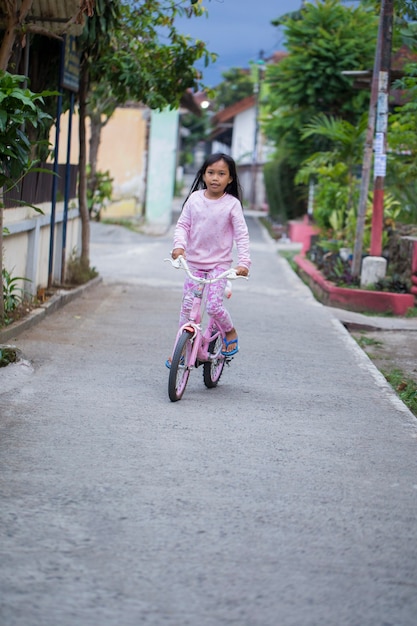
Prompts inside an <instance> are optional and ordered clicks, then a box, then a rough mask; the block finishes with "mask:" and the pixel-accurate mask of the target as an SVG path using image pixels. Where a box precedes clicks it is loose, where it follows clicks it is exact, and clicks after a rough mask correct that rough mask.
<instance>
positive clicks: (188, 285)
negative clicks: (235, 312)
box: [180, 266, 233, 333]
mask: <svg viewBox="0 0 417 626" xmlns="http://www.w3.org/2000/svg"><path fill="white" fill-rule="evenodd" d="M190 269H191V272H192V273H193V274H194V276H201V277H203V278H213V277H215V276H218V275H219V274H221V273H222V272H224V271H225V270H227V269H229V268H228V267H226V266H219V267H216V268H215V269H214V270H210V271H209V272H207V271H204V270H198V269H196V268H194V267H190ZM226 282H227V279H226V278H224V279H222V280H219V281H217V282H215V283H212V284H211V285H206V286H205V294H204V297H205V299H206V311H207V313H208V315H210V317H213V318H214V319H215V320H216V322H218V324H219V326H220V328H221V329H222V330H223V331H224V332H225V333H227V332H229V330H232V328H233V322H232V318H231V316H230V313H229V312H228V311H227V309H225V308H224V305H223V296H224V288H225V287H226ZM195 288H196V283H195V282H194V281H192V280H191V278H188V276H187V278H186V279H185V281H184V288H183V298H182V305H181V312H180V326H182V325H183V324H185V323H186V322H187V321H188V320H189V316H190V312H191V307H192V305H193V299H194V290H195Z"/></svg>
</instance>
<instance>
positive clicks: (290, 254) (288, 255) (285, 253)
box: [278, 250, 299, 274]
mask: <svg viewBox="0 0 417 626" xmlns="http://www.w3.org/2000/svg"><path fill="white" fill-rule="evenodd" d="M278 254H279V255H280V256H282V257H283V258H284V259H286V260H287V261H288V263H289V264H290V266H291V268H292V269H293V270H294V272H295V273H296V274H298V272H297V269H298V265H297V263H296V262H295V261H294V257H296V256H297V254H299V252H298V251H296V250H279V251H278Z"/></svg>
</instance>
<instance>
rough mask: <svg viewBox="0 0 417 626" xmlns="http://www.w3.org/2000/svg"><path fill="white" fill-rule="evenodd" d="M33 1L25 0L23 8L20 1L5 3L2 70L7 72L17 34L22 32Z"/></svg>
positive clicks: (0, 51)
mask: <svg viewBox="0 0 417 626" xmlns="http://www.w3.org/2000/svg"><path fill="white" fill-rule="evenodd" d="M32 4H33V0H23V2H22V6H20V2H18V0H8V2H5V3H4V8H5V10H6V16H7V17H6V28H5V32H4V36H3V40H2V42H1V46H0V70H3V71H5V72H6V71H7V66H8V65H9V61H10V57H11V56H12V51H13V45H14V42H15V40H16V34H17V33H18V32H19V30H21V25H22V24H23V22H24V21H25V19H26V16H27V14H28V13H29V10H30V9H31V7H32Z"/></svg>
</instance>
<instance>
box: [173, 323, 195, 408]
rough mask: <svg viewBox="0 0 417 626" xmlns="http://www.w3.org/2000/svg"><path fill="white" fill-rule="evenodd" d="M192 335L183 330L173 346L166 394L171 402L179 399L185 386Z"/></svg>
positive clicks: (188, 372)
mask: <svg viewBox="0 0 417 626" xmlns="http://www.w3.org/2000/svg"><path fill="white" fill-rule="evenodd" d="M192 336H193V333H192V332H190V331H188V330H184V331H183V332H182V334H181V335H180V337H179V339H178V341H177V345H176V346H175V350H174V354H173V356H172V362H171V369H170V370H169V379H168V395H169V399H170V400H171V402H177V401H178V400H181V398H182V395H183V393H184V391H185V388H186V386H187V382H188V377H189V375H190V369H189V359H190V355H191V350H192V347H193V344H192V341H191V338H192Z"/></svg>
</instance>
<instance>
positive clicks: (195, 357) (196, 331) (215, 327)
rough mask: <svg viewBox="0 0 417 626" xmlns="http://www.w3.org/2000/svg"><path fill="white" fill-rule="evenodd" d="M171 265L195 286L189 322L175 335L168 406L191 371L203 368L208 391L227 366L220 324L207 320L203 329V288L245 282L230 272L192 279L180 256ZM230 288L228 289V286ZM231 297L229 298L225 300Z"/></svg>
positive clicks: (177, 396)
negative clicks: (218, 283) (235, 281)
mask: <svg viewBox="0 0 417 626" xmlns="http://www.w3.org/2000/svg"><path fill="white" fill-rule="evenodd" d="M165 261H170V263H171V264H172V266H173V267H174V268H175V269H182V270H184V271H185V272H186V274H187V275H188V276H189V278H191V280H193V281H194V282H195V283H196V286H195V289H194V292H193V295H194V298H193V304H192V307H191V312H190V316H189V319H188V321H187V322H186V323H185V324H183V325H182V326H181V327H180V329H179V330H178V332H177V335H176V338H175V343H174V350H173V353H172V360H171V365H170V371H169V379H168V395H169V399H170V400H171V402H177V401H178V400H181V398H182V396H183V394H184V391H185V388H186V386H187V382H188V379H189V376H190V373H191V370H193V369H195V368H198V367H200V365H202V366H203V380H204V384H205V385H206V387H207V388H208V389H212V388H214V387H216V386H217V383H218V382H219V380H220V377H221V375H222V373H223V368H224V366H225V364H226V363H228V364H230V362H231V360H232V358H233V357H232V356H230V357H228V356H227V355H225V354H222V346H223V337H224V336H225V333H224V331H223V329H222V328H220V326H219V324H218V323H217V322H216V321H215V320H214V319H213V318H212V317H210V316H209V318H208V320H207V324H206V325H205V327H204V328H203V317H204V313H205V307H204V304H205V300H204V294H205V290H206V286H207V285H210V284H211V283H214V282H217V281H219V280H222V279H224V278H227V279H228V281H229V280H235V279H236V278H247V277H246V276H238V275H237V274H236V272H235V270H234V269H233V268H231V269H228V270H226V271H225V272H223V273H221V274H219V276H216V277H215V278H202V277H200V276H194V275H193V274H192V273H191V271H190V268H189V267H188V263H187V261H186V260H185V258H184V257H183V256H179V257H178V258H177V259H175V260H173V259H171V258H168V259H165ZM228 287H229V288H230V285H228ZM228 297H230V295H229V296H228Z"/></svg>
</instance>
